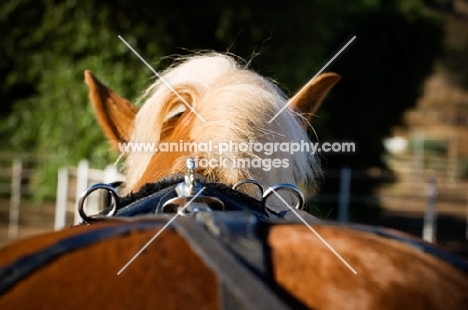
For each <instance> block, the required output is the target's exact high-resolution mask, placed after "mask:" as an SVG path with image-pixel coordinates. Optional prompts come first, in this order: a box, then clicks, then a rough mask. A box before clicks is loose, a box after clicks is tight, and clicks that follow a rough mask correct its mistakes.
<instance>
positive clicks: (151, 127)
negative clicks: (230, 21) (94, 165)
mask: <svg viewBox="0 0 468 310" xmlns="http://www.w3.org/2000/svg"><path fill="white" fill-rule="evenodd" d="M339 80H340V77H339V76H338V75H337V74H335V73H324V74H322V75H320V76H318V77H317V78H315V79H312V80H311V81H310V82H308V83H307V84H306V85H305V86H304V87H303V88H301V89H300V90H299V91H298V92H297V93H296V95H294V96H292V98H290V99H288V98H287V96H286V95H285V94H284V93H283V92H282V91H281V90H280V88H279V87H278V86H277V85H276V84H275V83H274V81H271V80H268V79H266V78H264V77H262V76H261V75H259V74H257V73H256V72H254V71H253V70H251V69H249V68H248V67H247V66H246V65H245V64H243V63H242V62H240V61H239V60H238V59H236V58H235V57H233V56H231V55H227V54H220V53H203V54H196V55H192V56H188V57H185V58H182V59H180V60H179V61H178V62H176V63H175V65H173V66H172V67H170V68H169V69H167V70H166V71H164V72H163V74H162V75H161V78H160V79H158V80H156V81H155V82H154V83H153V84H152V85H151V86H150V87H149V88H148V89H147V90H146V91H144V93H143V95H142V96H141V98H140V101H143V102H144V104H143V105H142V106H141V107H138V105H135V104H133V103H131V102H130V101H129V100H127V99H125V98H123V97H121V96H119V95H118V94H117V93H115V92H114V91H112V90H111V89H109V88H108V87H107V86H105V85H104V84H102V83H101V82H100V81H99V80H98V79H97V78H96V77H95V76H94V75H93V74H92V73H91V72H90V71H86V72H85V82H86V84H87V85H88V87H89V96H90V99H91V102H92V105H93V107H94V110H95V114H96V116H97V119H98V122H99V123H100V125H101V127H102V129H103V131H104V133H105V135H106V136H107V138H108V139H109V141H110V142H111V144H112V146H113V148H114V149H118V150H119V151H120V152H121V153H123V154H124V155H125V156H126V159H125V163H124V167H125V172H126V184H125V187H124V188H123V189H122V192H121V195H123V196H125V197H126V198H124V199H126V201H128V203H127V202H126V203H124V205H127V206H126V207H123V208H122V209H121V210H123V211H121V212H123V213H121V214H124V215H125V214H130V213H125V212H131V211H132V210H135V208H136V206H138V207H139V206H141V205H145V206H148V205H150V207H151V208H153V209H152V210H153V211H154V210H156V209H158V208H160V207H161V208H164V206H159V203H158V204H155V203H148V200H151V199H153V198H154V197H155V196H154V195H155V194H154V192H156V193H158V194H157V197H158V199H162V197H165V196H166V194H167V191H165V188H164V186H165V185H167V184H170V185H171V186H173V188H176V186H178V185H179V184H182V185H184V184H185V185H186V186H188V187H190V186H189V185H193V184H195V183H196V181H195V179H197V180H203V181H199V182H200V184H203V186H205V187H203V188H207V187H209V186H211V187H210V190H211V192H210V193H214V192H216V193H218V194H219V195H221V196H222V195H223V194H225V195H227V196H228V198H229V199H230V198H231V197H235V198H236V199H241V201H242V202H243V204H245V205H255V204H256V201H257V200H256V199H255V198H254V197H253V196H255V194H256V193H255V192H256V190H257V189H256V187H255V186H253V187H248V186H244V188H242V187H243V186H238V185H239V184H242V182H243V180H260V181H261V182H262V183H263V184H266V185H267V186H268V187H269V188H272V186H274V185H275V184H298V185H300V186H302V187H303V188H313V187H314V184H315V182H316V181H317V179H318V178H320V167H319V161H318V159H317V158H316V157H315V156H314V154H311V152H300V151H298V152H291V148H290V149H288V151H285V150H286V146H288V144H289V146H291V144H292V143H299V144H300V143H302V142H303V144H302V145H303V146H304V147H305V146H306V145H307V144H308V143H310V139H309V138H308V136H307V133H306V129H307V128H308V127H309V123H310V121H311V116H312V115H313V114H314V113H315V112H316V110H317V109H318V107H319V106H320V104H321V102H322V101H323V99H324V98H325V96H326V95H327V93H328V92H329V91H330V90H331V89H332V87H333V86H334V85H335V84H336V83H337V82H338V81H339ZM140 143H146V144H150V145H152V146H155V148H150V149H151V150H150V151H148V150H146V151H145V150H143V151H142V150H141V148H140V149H138V148H135V145H138V144H140ZM184 143H187V145H188V147H187V148H184V146H185V145H186V144H184ZM266 145H269V146H268V150H267V151H265V148H263V149H262V150H260V146H266ZM275 145H276V146H277V147H276V148H275ZM300 145H301V144H300ZM171 146H172V147H173V148H172V150H171V148H170V147H171ZM195 146H203V147H199V148H198V149H197V148H196V147H195ZM241 146H242V147H241ZM256 147H257V148H256ZM168 150H169V151H168ZM221 150H222V152H221ZM187 158H190V159H191V160H192V161H191V162H190V163H192V164H193V163H194V162H196V163H197V165H191V166H190V165H188V164H187V163H188V161H187ZM239 159H240V160H242V163H244V164H243V165H242V164H238V160H239ZM276 159H278V160H276ZM275 160H276V161H275ZM248 163H250V165H248ZM254 163H255V164H254ZM184 171H185V175H184ZM181 174H182V177H181V176H180V175H181ZM174 175H175V176H176V177H173V178H169V179H167V176H174ZM195 176H196V177H195ZM158 180H162V181H158ZM184 180H185V181H184ZM179 181H181V182H182V183H178V182H179ZM154 182H156V183H154ZM184 182H185V183H184ZM192 182H195V183H192ZM251 183H252V184H257V185H258V183H255V182H253V181H251ZM175 184H177V185H175ZM252 184H251V185H252ZM244 185H245V184H244ZM231 186H234V187H235V188H237V189H239V190H240V191H239V192H238V191H237V190H236V191H235V190H233V189H231ZM283 186H284V185H283ZM203 188H202V190H203ZM260 189H263V187H262V185H260ZM202 190H200V192H202ZM200 192H198V193H197V194H199V193H200ZM194 193H195V192H194V191H193V189H192V190H191V191H190V193H189V194H188V195H186V196H184V195H182V198H184V199H185V200H183V204H185V202H187V204H185V205H184V208H186V207H187V206H188V205H190V202H191V201H192V200H193V199H196V198H197V197H196V195H195V194H194ZM179 194H180V193H179ZM148 195H149V196H148ZM201 195H203V193H202V194H201ZM233 195H234V196H233ZM179 196H180V195H179ZM148 197H150V198H148ZM151 197H153V198H151ZM190 197H191V200H190V201H189V199H188V198H190ZM175 198H181V197H175ZM175 198H174V199H175ZM204 198H205V199H208V198H213V199H215V197H204ZM286 198H288V199H293V198H294V197H286ZM296 198H297V197H296ZM115 199H118V197H117V198H115ZM135 199H137V201H140V202H139V203H137V204H136V205H135V203H134V202H131V201H134V200H135ZM138 199H139V200H138ZM224 199H227V198H226V197H224ZM158 201H159V200H158ZM206 201H210V203H213V205H217V203H218V201H217V200H209V199H208V200H203V202H206ZM280 201H282V202H283V203H284V204H286V205H288V203H289V202H290V201H289V200H288V201H286V199H281V198H280ZM277 202H278V201H275V203H277ZM264 204H265V202H263V204H262V206H260V207H259V208H257V209H255V210H256V211H255V212H257V213H261V211H262V210H267V207H266V206H265V205H264ZM154 205H157V206H154ZM197 205H198V207H197V208H200V206H199V205H200V203H198V204H197ZM128 206H130V207H128ZM184 208H179V209H178V211H177V212H178V213H175V214H179V213H180V214H183V213H182V212H181V211H183V209H184ZM262 208H263V209H262ZM137 209H138V208H137ZM158 210H159V209H158ZM192 210H193V212H194V214H195V215H196V216H205V215H206V214H208V215H206V216H208V218H209V219H211V220H212V222H210V223H208V224H207V222H206V221H205V224H206V225H205V226H204V228H201V227H200V225H197V224H195V222H194V221H193V220H191V219H190V218H188V217H184V216H179V217H178V218H177V220H174V222H173V224H174V225H172V224H171V222H170V221H168V220H167V218H161V217H143V218H140V219H138V220H137V221H133V222H130V221H129V220H128V219H126V220H125V221H124V220H122V221H112V220H110V221H103V222H102V223H100V224H91V223H90V225H81V226H76V227H72V228H68V229H64V230H62V231H59V232H51V233H48V234H45V235H41V236H36V237H33V238H30V239H27V240H23V241H19V242H17V243H16V244H13V245H11V246H9V247H7V248H4V249H2V250H1V251H0V266H7V267H4V268H2V269H0V275H2V276H9V279H10V280H9V281H3V282H2V281H0V294H1V295H0V308H2V309H11V308H15V309H16V308H25V309H26V308H28V309H29V308H32V307H34V308H62V307H63V306H64V305H66V308H67V309H78V308H83V307H88V308H98V307H99V308H103V307H106V308H118V309H120V308H124V307H125V308H129V307H130V308H136V309H140V308H141V309H146V308H157V309H159V308H165V309H192V308H197V309H218V308H223V309H231V308H232V309H240V308H242V309H244V308H245V309H260V308H263V309H288V308H289V309H290V308H293V309H465V307H466V304H467V303H468V290H467V288H468V268H467V267H466V266H467V264H466V262H465V261H463V260H461V259H458V258H456V257H454V256H453V255H451V254H450V253H447V252H445V251H444V250H442V249H439V248H438V247H435V246H432V245H430V244H427V243H425V242H424V241H421V240H418V239H415V238H411V237H409V236H406V235H403V234H401V233H398V232H394V231H390V230H386V229H379V228H369V227H360V226H340V225H335V224H330V223H323V222H321V221H320V220H317V219H313V218H312V217H311V216H308V217H307V216H306V214H304V213H298V212H294V214H292V213H288V214H290V215H291V214H292V217H294V216H297V217H299V216H301V215H303V216H304V218H305V219H306V220H305V221H304V222H305V223H302V222H299V223H298V221H296V222H294V221H283V222H277V221H275V220H273V221H272V223H267V224H264V225H263V226H261V229H259V230H258V231H257V232H258V234H257V236H260V237H258V238H257V239H255V240H256V241H255V242H253V243H252V244H254V245H253V246H251V247H250V246H249V247H246V249H247V250H245V248H244V249H243V248H242V247H243V245H241V243H242V242H238V239H236V238H237V237H236V236H237V235H236V234H239V232H238V231H235V233H234V234H233V235H234V237H232V235H231V236H230V239H228V240H227V241H225V242H224V244H228V245H229V246H230V248H231V249H237V251H238V252H237V254H236V255H237V256H238V257H241V258H242V257H243V259H244V260H246V261H250V262H253V263H251V264H250V265H249V266H253V265H255V264H256V263H255V262H257V263H258V262H259V261H260V262H265V261H267V262H268V266H267V267H265V268H263V269H262V263H260V265H259V266H260V267H259V268H257V269H256V268H250V269H249V268H247V269H245V268H243V267H239V266H237V264H236V263H235V262H234V260H233V259H232V257H230V256H229V255H227V256H226V251H225V250H224V249H222V248H219V247H218V246H217V244H218V243H217V241H216V240H214V239H213V240H212V239H209V240H211V241H210V242H207V241H206V240H208V239H203V238H201V236H202V235H203V236H205V235H206V231H207V230H210V229H211V230H213V225H214V226H215V228H216V229H214V230H215V231H216V233H217V234H218V235H221V234H222V229H221V228H220V227H221V226H222V225H218V226H216V223H215V224H213V222H216V221H218V222H222V221H223V219H224V220H226V221H225V223H232V222H234V225H233V226H236V225H237V226H242V225H244V224H242V225H240V224H239V223H246V222H249V221H250V217H249V216H250V215H245V214H244V213H241V215H239V216H240V217H241V218H244V217H248V218H249V220H248V221H242V220H239V219H238V218H233V217H230V216H229V212H230V211H223V212H198V211H200V209H196V208H194V209H192ZM291 210H294V208H291ZM114 211H115V210H114ZM114 211H112V212H114ZM201 211H203V209H202V210H201ZM286 211H287V212H289V210H288V209H287V208H286ZM280 213H281V212H277V213H275V212H272V211H269V212H267V213H265V214H267V215H266V217H269V216H270V217H271V216H272V214H275V216H273V217H279V214H280ZM113 214H114V213H113ZM204 214H205V215H204ZM225 214H227V215H225ZM231 214H234V213H231ZM235 214H238V213H235ZM262 216H265V215H264V214H263V215H262ZM194 218H198V219H200V217H194ZM91 219H92V217H90V218H89V220H90V221H91ZM172 219H175V216H174V217H173V218H172ZM172 219H171V221H172ZM249 223H250V222H249ZM169 224H171V225H169ZM182 224H183V225H182ZM305 224H307V225H305ZM237 226H236V227H237ZM242 227H247V229H245V231H249V229H250V228H251V226H249V225H247V224H245V225H244V226H242ZM249 227H250V228H249ZM205 228H206V229H205ZM250 232H251V231H250ZM313 232H315V234H314V233H313ZM155 234H156V235H155ZM76 236H80V238H77V237H76ZM152 236H153V238H154V239H151V237H152ZM156 236H157V238H155V237H156ZM206 238H210V237H206ZM150 239H151V240H152V241H153V243H151V244H149V243H147V245H148V246H147V247H145V248H144V251H143V250H142V252H141V254H140V255H139V256H138V257H136V259H135V261H134V262H132V263H131V264H130V265H128V267H127V269H125V270H123V271H122V269H121V268H122V267H123V266H124V265H125V263H126V262H128V261H129V260H130V258H131V257H132V255H134V254H135V253H137V252H138V250H139V249H141V248H142V246H143V245H144V244H145V242H147V241H148V240H150ZM200 240H204V241H200ZM259 240H260V241H259ZM244 241H245V240H244ZM257 241H259V242H260V243H258V242H257ZM256 242H257V243H256ZM249 244H250V243H249ZM255 244H256V245H255ZM327 245H329V246H327ZM81 248H82V249H81ZM44 249H47V251H45V250H44ZM259 249H260V250H259ZM265 249H266V250H265ZM243 252H244V253H243ZM245 252H246V253H245ZM38 253H39V254H40V255H38ZM65 253H66V254H67V255H65ZM259 253H260V254H259ZM257 254H259V255H260V256H259V257H260V259H258V258H255V255H257ZM237 256H236V257H237ZM338 256H339V257H341V258H342V259H343V260H340V259H339V257H338ZM343 261H345V262H346V264H345V263H344V262H343ZM26 263H27V264H26ZM31 265H33V266H34V267H29V266H31ZM25 266H27V268H25ZM26 269H27V270H26ZM119 269H120V270H121V271H122V273H121V274H119V275H117V271H118V270H119ZM18 270H19V271H18ZM246 270H250V271H252V270H255V272H254V273H255V274H256V275H257V276H253V277H252V275H251V273H249V272H246ZM259 270H260V271H259ZM262 270H263V271H262ZM262 272H263V273H262ZM12 274H13V276H11V275H12ZM15 274H16V276H15ZM17 274H19V275H17ZM262 274H263V276H262ZM259 279H260V281H259ZM263 282H268V283H269V284H268V286H267V287H266V288H265V287H264V286H263ZM220 286H221V287H223V289H221V290H220V289H219V287H220ZM230 287H235V289H231V290H230ZM216 292H217V293H216ZM226 292H227V293H226ZM266 292H274V293H276V295H275V294H267V293H266ZM226 296H228V297H226ZM233 296H234V297H233Z"/></svg>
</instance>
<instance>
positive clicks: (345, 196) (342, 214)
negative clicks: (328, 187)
mask: <svg viewBox="0 0 468 310" xmlns="http://www.w3.org/2000/svg"><path fill="white" fill-rule="evenodd" d="M350 189H351V169H350V168H349V167H344V168H341V173H340V197H339V204H338V222H339V223H347V222H348V211H349V197H350Z"/></svg>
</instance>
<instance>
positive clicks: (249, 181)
mask: <svg viewBox="0 0 468 310" xmlns="http://www.w3.org/2000/svg"><path fill="white" fill-rule="evenodd" d="M244 184H253V185H255V186H257V187H258V188H259V189H260V196H262V197H263V193H264V192H265V190H264V189H263V186H262V184H261V183H260V182H258V181H257V180H253V179H245V180H242V181H240V182H237V183H236V184H234V185H233V186H232V189H234V190H237V189H238V188H239V187H240V186H242V185H244Z"/></svg>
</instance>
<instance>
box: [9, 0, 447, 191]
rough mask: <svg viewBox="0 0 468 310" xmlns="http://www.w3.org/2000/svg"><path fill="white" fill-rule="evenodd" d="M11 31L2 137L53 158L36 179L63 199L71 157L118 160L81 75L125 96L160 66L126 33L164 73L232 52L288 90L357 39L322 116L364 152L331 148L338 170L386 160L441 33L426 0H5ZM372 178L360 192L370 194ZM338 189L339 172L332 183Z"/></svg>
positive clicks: (333, 132)
mask: <svg viewBox="0 0 468 310" xmlns="http://www.w3.org/2000/svg"><path fill="white" fill-rule="evenodd" d="M0 30H1V31H2V34H4V35H3V37H2V42H1V43H0V44H1V45H2V47H1V48H0V78H1V79H2V81H1V84H0V85H1V88H0V92H1V95H2V99H3V100H2V103H1V110H0V120H1V122H0V141H1V143H2V144H3V145H4V147H5V148H6V149H8V150H10V151H22V152H31V153H35V154H44V155H47V158H49V160H47V161H46V162H45V163H44V165H43V166H41V170H40V171H39V172H38V175H37V177H36V182H37V185H38V186H39V188H38V189H37V192H38V193H40V195H42V196H53V195H54V193H55V181H54V179H55V174H56V169H57V168H58V167H60V166H62V165H68V164H72V165H75V164H76V163H77V162H78V161H79V160H80V159H81V158H84V157H86V158H88V159H90V160H91V162H92V165H93V166H99V167H103V166H104V165H105V164H106V163H109V162H112V161H114V160H115V155H112V154H111V153H110V152H109V151H108V144H107V142H106V141H105V139H104V136H103V134H102V133H101V131H100V129H99V128H98V125H97V122H96V121H95V119H94V116H93V113H92V111H91V108H90V105H89V103H88V99H87V89H86V87H85V85H84V83H83V76H82V74H83V71H84V70H85V69H91V70H92V71H93V72H94V73H95V74H96V75H97V76H98V77H99V78H100V79H101V80H102V81H103V82H104V83H106V84H107V85H109V86H110V87H112V88H113V89H115V90H116V91H118V92H119V93H120V94H121V95H123V96H125V97H127V98H129V99H135V98H137V97H138V95H139V93H138V92H140V91H142V90H143V89H144V88H145V87H146V86H147V85H149V83H150V82H151V79H152V73H151V72H150V71H149V70H148V69H147V68H146V67H145V65H144V64H143V63H141V61H140V60H139V59H138V58H136V57H135V56H134V55H133V53H132V52H131V51H130V50H129V49H128V48H127V47H126V46H125V45H124V44H123V43H122V42H121V41H120V40H119V39H118V37H117V36H118V35H122V37H123V38H124V39H125V40H126V41H128V42H129V43H130V44H131V45H132V46H133V47H134V48H135V49H136V50H137V51H138V52H139V53H140V54H141V55H142V56H143V57H144V58H145V59H147V61H148V62H149V63H150V64H151V65H153V67H154V68H155V69H157V70H161V69H163V68H164V67H166V66H167V65H169V64H170V63H171V58H164V57H163V56H167V55H171V54H186V53H189V52H190V51H198V50H200V49H213V50H218V51H229V52H232V53H234V54H237V55H239V56H241V57H243V58H245V59H246V60H247V61H248V62H249V65H250V66H251V67H253V68H254V69H255V70H257V71H259V72H260V73H261V74H263V75H266V76H268V77H272V78H274V79H276V80H277V81H278V83H279V84H280V85H281V87H282V88H283V89H284V90H285V91H286V92H287V93H289V94H291V93H294V92H295V91H296V90H297V89H298V88H299V87H300V86H301V85H303V84H305V83H306V82H307V81H308V80H309V79H310V78H311V77H312V76H313V75H314V74H315V73H316V72H317V71H318V70H319V69H320V68H321V67H322V66H323V65H324V64H325V63H326V62H328V60H329V59H330V58H331V57H332V56H333V55H334V53H336V52H337V51H338V50H339V49H340V48H341V47H342V46H343V45H344V44H345V43H346V42H347V41H348V40H349V39H350V38H351V37H352V36H354V35H356V36H357V39H356V40H355V42H353V43H352V45H351V46H350V47H349V48H348V49H347V50H346V51H345V52H343V53H342V55H340V56H339V57H338V58H337V59H336V60H335V61H334V62H333V63H332V64H331V65H330V66H329V67H328V68H327V71H336V72H338V73H340V74H341V75H342V76H343V80H342V81H341V82H340V83H339V85H338V87H337V88H336V89H335V90H334V91H333V92H332V94H331V96H330V97H329V99H328V100H326V101H325V104H324V109H323V110H322V111H321V112H320V113H319V114H320V115H321V118H320V119H319V118H317V119H315V120H314V124H315V127H316V130H317V132H319V133H320V134H319V137H320V140H321V141H337V140H339V141H355V142H356V143H357V148H358V152H357V153H356V154H353V155H349V154H348V155H346V156H344V155H343V156H331V155H327V157H326V160H324V163H325V165H326V166H327V167H328V168H329V169H333V168H339V167H341V166H343V165H348V166H350V167H351V168H366V167H369V166H384V165H383V163H382V161H381V159H380V158H381V156H382V154H383V152H384V149H383V147H382V145H381V142H380V141H381V137H382V136H384V135H387V134H388V133H389V130H390V128H391V126H393V125H395V124H397V123H398V122H399V121H400V116H401V114H402V112H403V111H404V110H405V109H407V108H408V107H411V106H413V105H414V102H415V99H416V97H417V96H418V94H419V86H420V85H421V83H422V81H423V79H424V77H425V76H426V75H427V74H428V73H429V72H430V71H431V66H432V62H433V61H434V59H435V57H436V55H437V53H438V51H439V49H440V41H441V37H442V34H441V28H440V25H439V22H438V21H437V20H436V19H435V18H434V17H433V16H430V15H428V14H426V11H425V9H424V7H423V5H422V4H421V1H417V0H406V1H404V0H399V1H397V0H393V1H390V0H387V1H377V0H359V1H338V0H316V1H309V0H301V1H293V2H289V3H286V4H285V3H276V2H272V1H266V0H259V1H255V2H253V1H247V0H239V1H237V2H228V1H223V0H216V1H206V0H204V1H199V2H194V1H169V2H164V3H159V4H158V5H156V4H155V3H154V1H149V0H143V1H139V2H138V5H136V4H135V2H134V1H129V0H120V1H99V2H96V1H91V0H83V1H76V0H64V1H52V0H42V1H33V0H21V1H18V0H4V1H3V2H2V3H1V4H0ZM162 57H163V58H162ZM373 185H375V183H372V182H368V183H365V184H364V183H363V185H362V186H361V187H362V189H360V188H353V190H356V191H357V192H358V193H359V194H360V193H367V192H370V191H371V189H372V188H373ZM353 186H355V187H359V185H358V184H354V185H353ZM336 188H337V185H336V183H335V182H334V181H333V180H329V181H328V182H327V183H326V184H325V186H324V190H325V192H326V191H333V192H336Z"/></svg>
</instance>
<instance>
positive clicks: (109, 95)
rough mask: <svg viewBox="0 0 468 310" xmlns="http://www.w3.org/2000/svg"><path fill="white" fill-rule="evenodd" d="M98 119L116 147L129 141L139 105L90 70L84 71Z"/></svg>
mask: <svg viewBox="0 0 468 310" xmlns="http://www.w3.org/2000/svg"><path fill="white" fill-rule="evenodd" d="M84 76H85V82H86V84H87V85H88V88H89V97H90V99H91V102H92V104H93V108H94V111H95V113H96V116H97V119H98V121H99V123H100V125H101V127H102V129H103V130H104V133H105V134H106V136H107V138H108V139H109V140H111V142H112V144H113V146H114V147H117V143H118V142H126V141H129V139H130V135H131V133H132V127H133V120H134V119H135V115H136V114H137V112H138V107H136V106H135V105H133V104H132V103H131V102H130V101H128V100H127V99H125V98H122V97H120V96H119V95H117V94H116V93H114V92H113V91H112V90H110V89H109V88H107V87H106V86H105V85H103V84H102V83H101V82H100V81H99V80H98V79H97V78H96V77H95V76H94V75H93V74H92V73H91V71H89V70H86V71H85V73H84Z"/></svg>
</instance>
